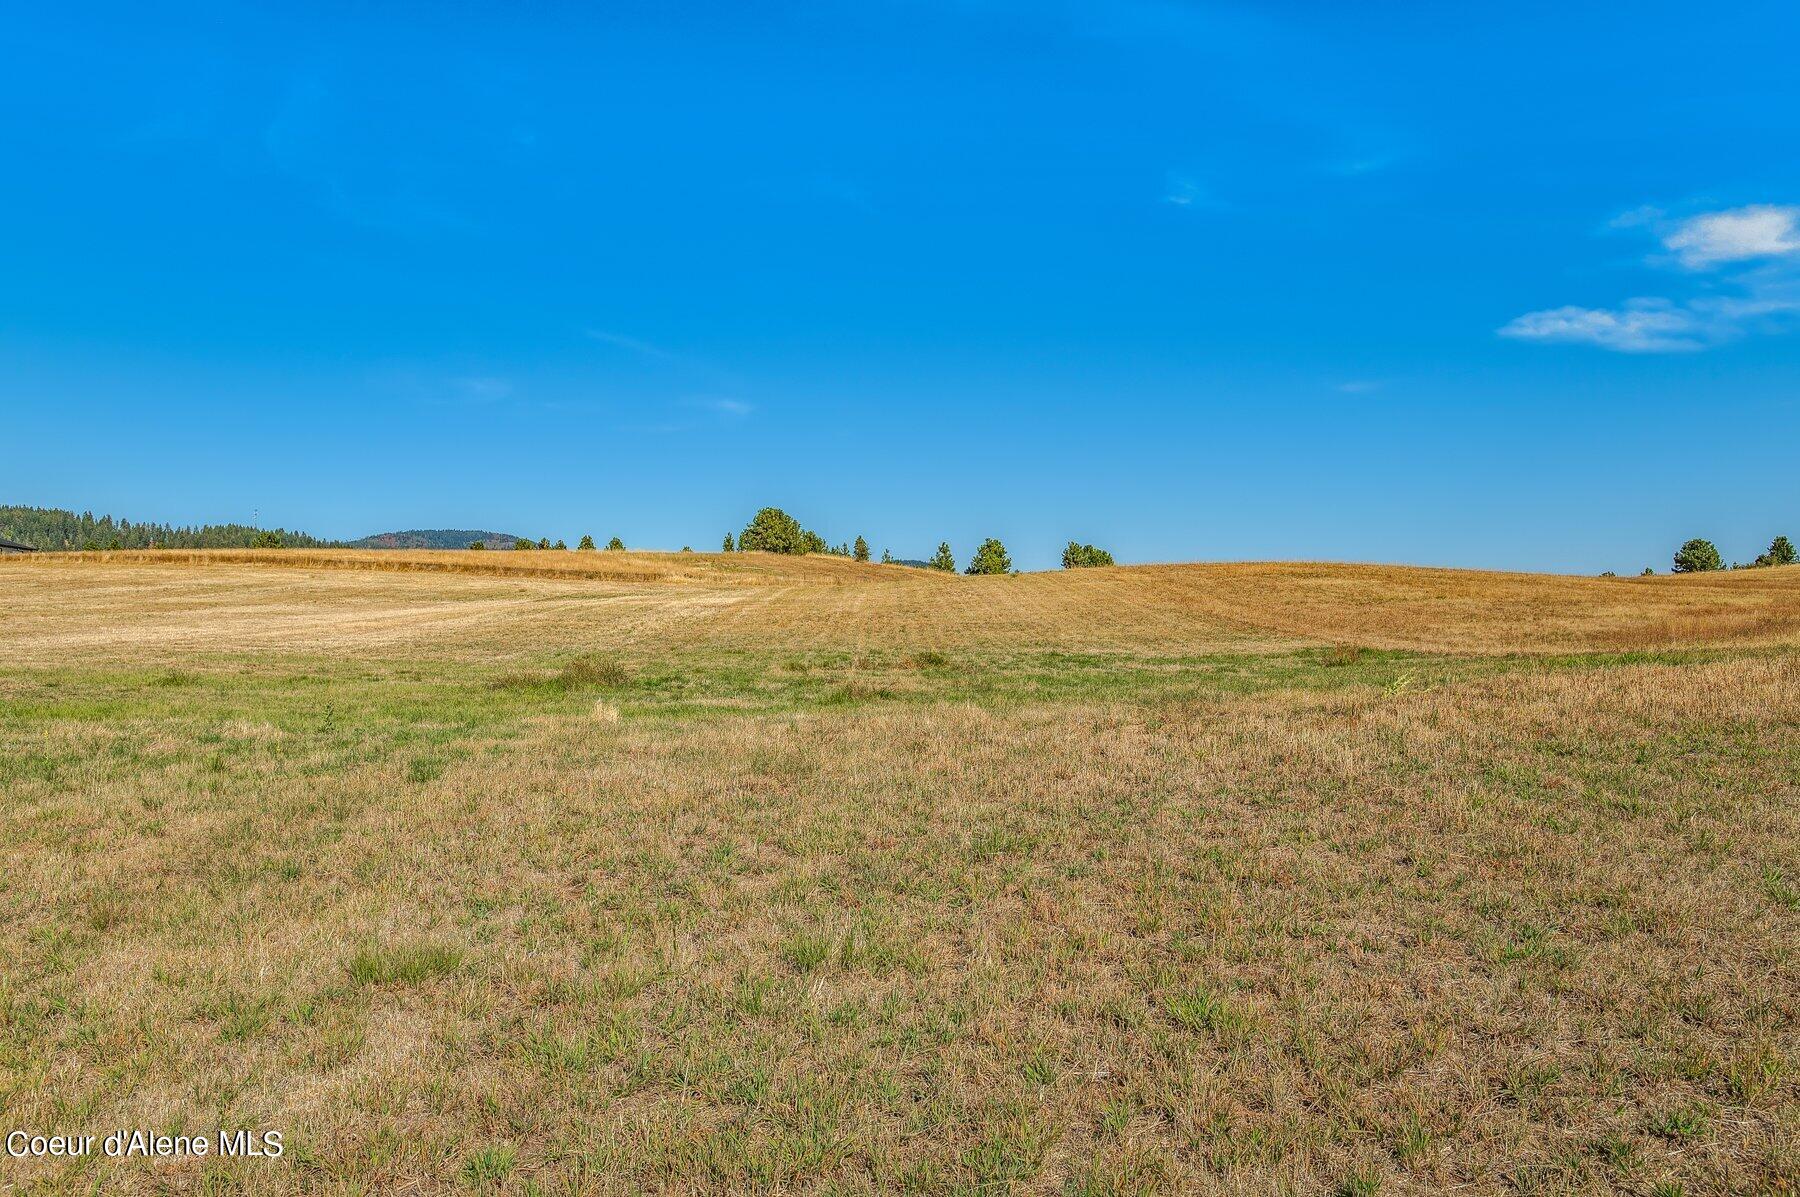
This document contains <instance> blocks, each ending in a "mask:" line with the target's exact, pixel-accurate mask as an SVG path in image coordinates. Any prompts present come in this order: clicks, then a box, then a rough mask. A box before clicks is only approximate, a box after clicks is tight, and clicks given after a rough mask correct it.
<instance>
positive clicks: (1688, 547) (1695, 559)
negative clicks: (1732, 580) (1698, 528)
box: [1675, 536, 1725, 574]
mask: <svg viewBox="0 0 1800 1197" xmlns="http://www.w3.org/2000/svg"><path fill="white" fill-rule="evenodd" d="M1724 568H1725V561H1724V559H1723V558H1722V557H1720V556H1719V550H1718V549H1717V548H1715V547H1714V546H1713V542H1712V541H1710V540H1702V539H1700V538H1699V537H1698V536H1696V537H1695V538H1694V539H1692V540H1690V541H1688V542H1687V543H1686V544H1684V545H1682V546H1681V551H1680V552H1678V553H1676V554H1675V572H1676V573H1678V574H1700V573H1708V572H1710V571H1712V570H1715V569H1724Z"/></svg>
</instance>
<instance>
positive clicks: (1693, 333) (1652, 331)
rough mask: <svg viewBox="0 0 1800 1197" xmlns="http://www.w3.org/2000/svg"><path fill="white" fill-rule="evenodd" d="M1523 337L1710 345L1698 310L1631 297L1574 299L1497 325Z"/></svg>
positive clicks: (1665, 348) (1634, 345)
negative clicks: (1603, 302) (1609, 303)
mask: <svg viewBox="0 0 1800 1197" xmlns="http://www.w3.org/2000/svg"><path fill="white" fill-rule="evenodd" d="M1500 335H1501V336H1503V337H1512V338H1514V339H1516V340H1521V341H1562V342H1569V343H1578V344H1579V343H1585V344H1589V345H1598V346H1600V347H1601V348H1602V349H1615V350H1618V351H1619V352H1621V353H1680V352H1684V351H1690V350H1695V349H1704V348H1706V347H1707V345H1709V344H1711V343H1712V342H1711V339H1710V338H1708V337H1707V336H1706V335H1705V330H1704V328H1703V327H1702V322H1701V321H1700V320H1699V319H1698V318H1697V317H1696V314H1695V313H1694V312H1692V311H1690V310H1688V309H1686V308H1682V307H1678V306H1676V305H1675V304H1674V303H1671V302H1670V301H1669V300H1667V299H1633V300H1629V301H1627V302H1626V304H1625V306H1624V307H1622V308H1582V307H1576V306H1574V305H1573V304H1570V305H1567V306H1565V307H1560V308H1546V309H1544V310H1543V311H1541V312H1526V313H1525V314H1524V315H1523V316H1519V317H1517V318H1515V319H1513V320H1511V321H1508V322H1507V323H1506V324H1505V325H1503V326H1502V327H1501V328H1500Z"/></svg>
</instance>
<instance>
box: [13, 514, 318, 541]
mask: <svg viewBox="0 0 1800 1197" xmlns="http://www.w3.org/2000/svg"><path fill="white" fill-rule="evenodd" d="M0 538H4V539H6V540H16V541H19V542H20V543H22V544H28V545H31V546H32V547H34V548H37V549H42V550H44V551H45V552H57V551H62V550H88V551H93V550H96V549H248V548H282V547H286V548H293V549H317V548H332V547H336V546H337V545H339V544H340V543H341V542H339V541H334V540H321V539H319V538H318V537H316V536H308V535H306V534H305V533H304V532H290V531H288V530H287V529H285V528H252V527H251V526H250V525H248V524H205V525H202V526H200V527H191V526H188V527H173V526H171V525H169V524H152V523H135V524H134V523H132V522H131V521H130V520H127V519H114V518H113V517H112V516H110V515H102V516H95V515H94V513H93V512H91V511H83V512H81V513H80V514H76V513H75V512H73V511H64V510H62V509H61V508H57V507H0Z"/></svg>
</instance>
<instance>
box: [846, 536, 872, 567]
mask: <svg viewBox="0 0 1800 1197" xmlns="http://www.w3.org/2000/svg"><path fill="white" fill-rule="evenodd" d="M850 552H851V555H852V556H853V557H855V558H856V559H857V560H858V561H867V560H868V559H869V542H868V541H866V540H864V539H863V538H862V537H860V536H858V537H857V538H856V543H855V544H854V545H852V546H851V547H850Z"/></svg>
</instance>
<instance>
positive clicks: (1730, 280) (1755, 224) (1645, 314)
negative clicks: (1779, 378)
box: [1498, 204, 1800, 353]
mask: <svg viewBox="0 0 1800 1197" xmlns="http://www.w3.org/2000/svg"><path fill="white" fill-rule="evenodd" d="M1610 226H1611V227H1612V228H1614V229H1638V228H1641V229H1645V230H1647V231H1652V232H1653V233H1654V235H1655V236H1656V237H1657V238H1658V239H1659V240H1660V241H1661V242H1662V244H1663V246H1664V247H1665V248H1666V249H1668V250H1670V251H1671V252H1672V254H1673V255H1674V256H1673V258H1672V259H1671V258H1669V257H1653V258H1651V259H1650V262H1651V264H1652V265H1657V264H1660V265H1663V266H1665V267H1666V266H1669V265H1671V264H1673V265H1677V266H1680V267H1682V268H1683V269H1685V270H1688V271H1695V272H1700V271H1710V270H1712V269H1713V268H1715V267H1718V266H1722V265H1725V264H1727V263H1746V264H1747V263H1754V265H1742V266H1740V268H1739V269H1738V270H1737V271H1735V272H1733V273H1729V274H1725V273H1720V274H1718V275H1715V276H1714V278H1713V280H1709V281H1708V282H1706V283H1704V284H1701V285H1702V286H1704V287H1705V292H1704V293H1702V294H1699V295H1696V296H1694V297H1692V298H1688V299H1685V300H1682V299H1675V298H1665V297H1645V298H1639V299H1629V300H1626V301H1625V303H1624V304H1622V305H1621V306H1619V307H1611V308H1587V307H1579V306H1576V305H1574V304H1568V305H1565V306H1563V307H1559V308H1544V309H1542V310H1541V311H1536V312H1526V313H1525V314H1524V315H1523V316H1519V317H1516V318H1515V319H1513V320H1510V321H1508V322H1507V323H1506V324H1504V325H1502V326H1501V327H1500V329H1499V330H1498V331H1499V333H1500V335H1501V336H1503V337H1511V338H1513V339H1515V340H1521V341H1546V342H1562V343H1565V344H1585V345H1597V346H1599V347H1600V348H1602V349H1610V350H1614V351H1615V352H1618V353H1688V352H1692V351H1694V350H1698V349H1707V348H1710V347H1712V346H1714V345H1722V344H1724V343H1725V342H1727V341H1732V340H1735V339H1737V338H1738V337H1741V336H1743V335H1745V334H1746V333H1749V332H1780V331H1784V330H1785V329H1788V328H1791V327H1793V324H1794V320H1793V317H1794V316H1795V315H1796V314H1797V313H1800V270H1797V269H1796V268H1797V267H1800V207H1795V206H1792V205H1782V204H1751V205H1749V206H1747V207H1743V208H1729V209H1725V210H1722V211H1718V212H1702V213H1700V214H1699V215H1697V216H1689V217H1685V218H1683V219H1680V220H1670V219H1669V218H1668V217H1667V216H1666V215H1665V214H1664V213H1663V212H1662V210H1661V209H1658V208H1652V207H1643V208H1636V209H1633V210H1632V211H1630V212H1626V213H1624V214H1622V215H1620V216H1618V217H1615V218H1614V219H1613V220H1612V221H1611V222H1610Z"/></svg>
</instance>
